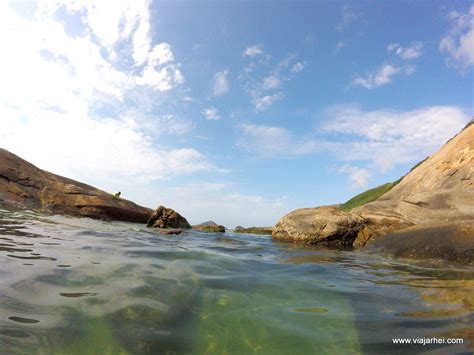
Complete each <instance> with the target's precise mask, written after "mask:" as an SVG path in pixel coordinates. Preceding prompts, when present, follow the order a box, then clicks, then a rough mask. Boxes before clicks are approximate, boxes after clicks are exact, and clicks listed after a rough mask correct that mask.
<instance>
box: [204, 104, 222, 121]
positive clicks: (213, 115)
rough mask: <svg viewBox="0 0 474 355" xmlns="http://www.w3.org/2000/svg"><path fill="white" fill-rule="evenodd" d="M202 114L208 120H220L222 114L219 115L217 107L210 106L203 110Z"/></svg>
mask: <svg viewBox="0 0 474 355" xmlns="http://www.w3.org/2000/svg"><path fill="white" fill-rule="evenodd" d="M201 114H202V115H203V117H204V118H205V119H206V120H213V121H216V120H220V119H221V116H220V115H219V113H218V111H217V109H216V108H215V107H212V106H211V107H209V108H206V109H204V110H202V111H201Z"/></svg>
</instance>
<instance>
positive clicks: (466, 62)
mask: <svg viewBox="0 0 474 355" xmlns="http://www.w3.org/2000/svg"><path fill="white" fill-rule="evenodd" d="M448 19H449V20H451V28H450V30H449V32H448V34H447V35H446V36H445V37H443V38H442V39H441V41H440V43H439V50H440V51H441V52H444V53H446V54H447V55H448V58H447V63H448V64H449V65H453V66H455V67H458V68H460V69H465V68H466V67H467V66H470V65H473V64H474V5H471V7H470V9H469V12H468V13H466V14H461V13H459V12H451V13H450V14H449V16H448Z"/></svg>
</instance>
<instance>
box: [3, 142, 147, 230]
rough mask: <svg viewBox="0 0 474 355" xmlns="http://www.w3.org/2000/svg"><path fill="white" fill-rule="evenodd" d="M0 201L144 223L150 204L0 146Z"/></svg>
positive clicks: (77, 214) (92, 216)
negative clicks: (44, 167) (120, 195)
mask: <svg viewBox="0 0 474 355" xmlns="http://www.w3.org/2000/svg"><path fill="white" fill-rule="evenodd" d="M0 203H2V204H4V205H7V206H18V207H27V208H33V209H38V210H41V211H45V212H50V213H56V214H66V215H72V216H83V217H90V218H95V219H104V220H118V221H127V222H136V223H145V222H146V221H147V220H148V218H149V217H150V216H151V214H152V213H153V210H151V209H150V208H146V207H142V206H139V205H137V204H135V203H133V202H131V201H127V200H124V199H121V198H117V197H114V196H113V195H112V194H109V193H107V192H105V191H102V190H99V189H96V188H95V187H92V186H89V185H86V184H83V183H80V182H78V181H75V180H72V179H68V178H65V177H62V176H59V175H55V174H52V173H50V172H47V171H44V170H41V169H39V168H37V167H36V166H34V165H32V164H30V163H28V162H27V161H25V160H23V159H21V158H20V157H18V156H16V155H14V154H12V153H10V152H8V151H7V150H5V149H1V148H0Z"/></svg>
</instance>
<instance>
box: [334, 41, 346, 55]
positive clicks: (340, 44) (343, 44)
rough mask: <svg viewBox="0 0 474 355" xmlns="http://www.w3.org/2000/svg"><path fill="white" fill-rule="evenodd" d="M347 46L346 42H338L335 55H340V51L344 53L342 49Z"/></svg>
mask: <svg viewBox="0 0 474 355" xmlns="http://www.w3.org/2000/svg"><path fill="white" fill-rule="evenodd" d="M345 46H346V42H344V41H339V42H337V44H336V49H335V53H336V54H338V53H339V52H340V51H342V49H343V48H344V47H345Z"/></svg>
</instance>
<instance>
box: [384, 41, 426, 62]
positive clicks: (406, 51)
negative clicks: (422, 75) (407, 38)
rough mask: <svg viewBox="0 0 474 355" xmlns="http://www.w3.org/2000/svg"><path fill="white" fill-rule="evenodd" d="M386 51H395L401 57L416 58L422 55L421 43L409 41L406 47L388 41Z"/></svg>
mask: <svg viewBox="0 0 474 355" xmlns="http://www.w3.org/2000/svg"><path fill="white" fill-rule="evenodd" d="M387 51H389V52H393V53H395V54H396V55H397V56H399V57H400V58H401V59H405V60H411V59H416V58H419V57H421V56H422V55H423V43H421V42H411V44H410V45H409V46H407V47H402V46H401V45H399V44H398V43H390V44H389V45H388V46H387Z"/></svg>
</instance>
